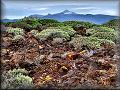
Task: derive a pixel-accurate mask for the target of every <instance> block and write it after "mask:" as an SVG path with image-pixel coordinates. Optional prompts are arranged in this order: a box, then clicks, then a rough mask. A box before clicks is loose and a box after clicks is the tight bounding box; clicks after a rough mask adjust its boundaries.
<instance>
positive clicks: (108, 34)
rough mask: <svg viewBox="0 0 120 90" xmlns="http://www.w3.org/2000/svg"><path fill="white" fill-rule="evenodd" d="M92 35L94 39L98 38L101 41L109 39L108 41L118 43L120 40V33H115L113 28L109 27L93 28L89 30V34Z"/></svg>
mask: <svg viewBox="0 0 120 90" xmlns="http://www.w3.org/2000/svg"><path fill="white" fill-rule="evenodd" d="M88 33H89V34H90V35H91V36H93V37H97V38H99V39H107V40H112V41H116V40H117V38H118V32H117V31H115V30H114V29H112V28H108V27H103V26H99V27H93V28H92V29H88V30H87V34H88Z"/></svg>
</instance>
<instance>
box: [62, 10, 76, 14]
mask: <svg viewBox="0 0 120 90" xmlns="http://www.w3.org/2000/svg"><path fill="white" fill-rule="evenodd" d="M61 14H76V13H74V12H71V11H69V10H64V11H62V12H61Z"/></svg>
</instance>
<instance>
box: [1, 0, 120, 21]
mask: <svg viewBox="0 0 120 90" xmlns="http://www.w3.org/2000/svg"><path fill="white" fill-rule="evenodd" d="M119 4H120V2H119V0H106V1H105V0H101V1H100V0H2V14H3V15H2V16H3V17H2V18H5V19H20V18H23V17H25V16H29V15H33V14H39V15H47V14H48V13H49V14H55V13H59V12H62V11H64V10H66V9H67V10H69V11H72V12H75V13H78V14H104V15H114V16H119Z"/></svg>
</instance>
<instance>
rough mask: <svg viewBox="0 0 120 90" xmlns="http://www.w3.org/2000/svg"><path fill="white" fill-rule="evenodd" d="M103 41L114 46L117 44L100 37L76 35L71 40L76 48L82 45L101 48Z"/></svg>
mask: <svg viewBox="0 0 120 90" xmlns="http://www.w3.org/2000/svg"><path fill="white" fill-rule="evenodd" d="M103 42H106V43H110V44H111V45H112V46H114V45H115V43H114V42H112V41H110V40H106V39H98V38H97V37H91V36H90V37H82V36H80V37H76V38H73V39H72V41H70V44H71V45H73V46H74V47H75V49H81V47H82V46H83V45H84V46H87V47H89V48H91V49H97V48H100V46H101V44H102V43H103Z"/></svg>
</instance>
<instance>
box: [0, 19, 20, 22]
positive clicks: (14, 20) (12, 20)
mask: <svg viewBox="0 0 120 90" xmlns="http://www.w3.org/2000/svg"><path fill="white" fill-rule="evenodd" d="M18 20H19V19H2V20H1V21H2V22H16V21H18Z"/></svg>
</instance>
